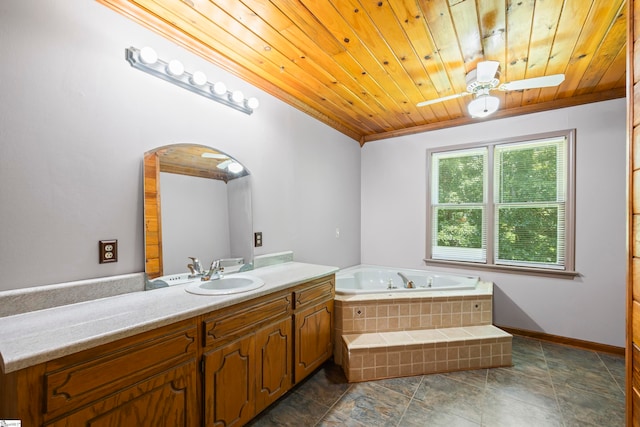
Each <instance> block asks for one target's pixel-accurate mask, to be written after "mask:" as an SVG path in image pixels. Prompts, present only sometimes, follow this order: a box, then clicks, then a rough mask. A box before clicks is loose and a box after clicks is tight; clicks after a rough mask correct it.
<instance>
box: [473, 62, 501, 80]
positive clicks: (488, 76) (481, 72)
mask: <svg viewBox="0 0 640 427" xmlns="http://www.w3.org/2000/svg"><path fill="white" fill-rule="evenodd" d="M499 66H500V63H499V62H498V61H482V62H478V66H477V67H476V79H478V81H479V82H483V83H484V82H490V81H491V80H493V79H494V78H495V77H496V73H497V72H498V67H499Z"/></svg>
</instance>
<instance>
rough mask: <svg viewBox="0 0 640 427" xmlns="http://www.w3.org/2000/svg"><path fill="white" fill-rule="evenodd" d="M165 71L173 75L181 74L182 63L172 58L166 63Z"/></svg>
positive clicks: (182, 71)
mask: <svg viewBox="0 0 640 427" xmlns="http://www.w3.org/2000/svg"><path fill="white" fill-rule="evenodd" d="M167 73H169V74H171V75H172V76H175V77H178V76H181V75H182V73H184V65H182V62H180V61H178V60H177V59H172V60H171V61H169V64H168V65H167Z"/></svg>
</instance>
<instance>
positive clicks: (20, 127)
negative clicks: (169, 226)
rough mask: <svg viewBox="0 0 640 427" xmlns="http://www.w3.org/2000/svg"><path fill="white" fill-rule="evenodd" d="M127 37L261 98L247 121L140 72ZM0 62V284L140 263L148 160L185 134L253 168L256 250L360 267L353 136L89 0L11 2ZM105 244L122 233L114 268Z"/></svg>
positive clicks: (2, 27) (0, 20) (134, 267)
mask: <svg viewBox="0 0 640 427" xmlns="http://www.w3.org/2000/svg"><path fill="white" fill-rule="evenodd" d="M129 46H135V47H138V48H140V47H143V46H152V47H154V48H155V49H156V51H157V52H158V53H159V55H160V57H161V58H163V59H173V58H176V59H179V60H181V61H182V62H183V63H184V64H185V68H186V69H187V70H188V71H194V70H196V69H200V70H202V71H204V72H205V73H206V74H207V76H208V77H209V80H212V81H216V80H222V81H224V82H225V83H226V84H227V86H228V87H229V88H230V89H240V90H242V91H243V92H244V93H245V95H246V96H256V97H258V98H259V99H260V101H261V106H260V108H259V109H258V110H257V111H256V112H255V113H254V114H253V115H251V116H247V115H245V114H243V113H240V112H237V111H235V110H232V109H230V108H228V107H225V106H223V105H220V104H217V103H215V102H213V101H211V100H208V99H206V98H203V97H201V96H198V95H196V94H193V93H191V92H188V91H186V90H184V89H181V88H179V87H177V86H174V85H171V84H169V83H167V82H165V81H162V80H160V79H157V78H154V77H152V76H150V75H148V74H146V73H143V72H141V71H138V70H136V69H134V68H132V67H131V66H130V65H129V63H128V62H126V60H125V58H124V50H125V48H126V47H129ZM0 57H2V58H3V60H2V64H3V66H2V67H0V272H1V273H2V274H0V290H5V289H16V288H23V287H28V286H37V285H45V284H51V283H60V282H64V281H71V280H78V279H87V278H94V277H104V276H110V275H116V274H123V273H131V272H139V271H143V270H144V249H143V218H142V156H143V153H144V152H145V151H147V150H150V149H152V148H154V147H157V146H161V145H166V144H172V143H178V142H192V143H197V144H204V145H209V146H212V147H215V148H218V149H220V150H221V151H224V152H226V153H229V154H230V155H232V156H234V157H236V158H237V159H238V160H239V161H241V162H242V163H243V164H244V165H245V166H246V167H247V168H249V170H250V171H251V173H252V177H253V178H254V179H253V189H254V197H253V210H254V224H255V230H256V231H262V232H263V236H264V246H263V247H262V248H260V251H257V253H270V252H279V251H285V250H293V251H294V257H295V259H296V260H299V261H307V262H314V263H319V264H329V265H336V266H347V265H352V264H357V263H359V261H360V147H359V145H358V144H357V142H355V141H353V140H351V139H349V138H347V137H345V136H344V135H342V134H340V133H338V132H336V131H335V130H333V129H331V128H329V127H327V126H325V125H323V124H322V123H320V122H318V121H316V120H314V119H312V118H310V117H308V116H307V115H305V114H303V113H301V112H299V111H298V110H296V109H294V108H292V107H289V106H288V105H286V104H284V103H282V102H280V101H278V100H276V99H275V98H273V97H271V96H269V95H267V94H265V93H263V92H261V91H260V90H258V89H256V88H255V87H252V86H250V85H248V84H246V83H244V82H243V81H241V80H239V79H237V78H235V77H233V76H231V75H229V74H228V73H225V72H223V71H222V70H220V69H218V68H217V67H215V66H213V65H211V64H209V63H207V62H205V61H204V60H202V59H200V58H199V57H197V56H195V55H193V54H191V53H189V52H187V51H186V50H184V49H182V48H180V47H178V46H176V45H173V44H171V43H170V42H168V41H166V40H164V39H163V38H161V37H159V36H157V35H156V34H154V33H152V32H150V31H148V30H146V29H144V28H143V27H141V26H139V25H137V24H135V23H133V22H132V21H129V20H127V19H125V18H124V17H122V16H120V15H118V14H116V13H115V12H113V11H111V10H110V9H108V8H106V7H104V6H102V5H100V4H99V3H97V2H95V1H88V0H64V1H60V0H3V1H2V2H0ZM336 227H340V229H341V234H340V238H339V239H336V237H335V228H336ZM101 239H118V243H119V257H118V258H119V260H118V262H117V263H113V264H99V263H98V241H99V240H101ZM188 255H190V254H184V256H185V257H186V256H188ZM185 265H186V264H185Z"/></svg>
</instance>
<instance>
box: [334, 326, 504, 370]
mask: <svg viewBox="0 0 640 427" xmlns="http://www.w3.org/2000/svg"><path fill="white" fill-rule="evenodd" d="M341 345H342V353H343V354H344V355H345V356H347V357H344V358H343V370H344V372H345V375H346V377H347V379H348V381H349V382H358V381H369V380H376V379H383V378H394V377H400V376H409V375H422V374H432V373H438V372H450V371H459V370H465V369H481V368H490V367H499V366H510V365H511V363H512V362H511V335H509V334H508V333H506V332H504V331H502V330H500V329H498V328H496V327H495V326H492V325H482V326H469V327H457V328H446V329H432V330H417V331H412V330H409V331H398V332H379V333H367V334H349V335H343V337H342V341H341Z"/></svg>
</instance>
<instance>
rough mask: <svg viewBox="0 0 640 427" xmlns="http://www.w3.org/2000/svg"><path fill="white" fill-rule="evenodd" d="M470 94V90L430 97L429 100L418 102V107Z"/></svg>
mask: <svg viewBox="0 0 640 427" xmlns="http://www.w3.org/2000/svg"><path fill="white" fill-rule="evenodd" d="M465 95H470V94H469V92H461V93H456V94H454V95H449V96H443V97H442V98H437V99H430V100H428V101H422V102H418V103H417V104H416V107H424V106H426V105H431V104H437V103H438V102H443V101H449V100H450V99H456V98H460V97H461V96H465Z"/></svg>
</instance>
